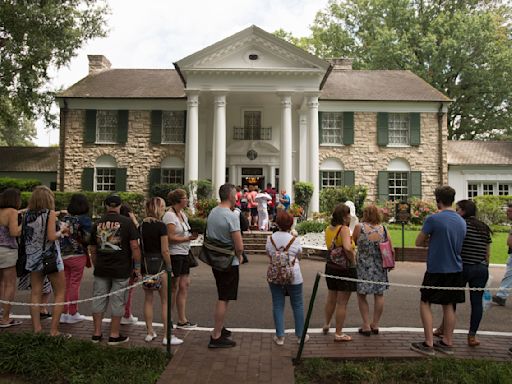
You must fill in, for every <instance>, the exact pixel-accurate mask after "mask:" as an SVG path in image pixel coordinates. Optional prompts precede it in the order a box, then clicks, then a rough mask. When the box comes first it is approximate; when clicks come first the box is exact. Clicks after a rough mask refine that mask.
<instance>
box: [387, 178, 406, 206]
mask: <svg viewBox="0 0 512 384" xmlns="http://www.w3.org/2000/svg"><path fill="white" fill-rule="evenodd" d="M408 179H409V172H389V174H388V195H389V199H390V200H402V199H403V198H407V197H408V196H409V180H408Z"/></svg>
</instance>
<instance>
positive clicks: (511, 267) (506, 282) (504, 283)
mask: <svg viewBox="0 0 512 384" xmlns="http://www.w3.org/2000/svg"><path fill="white" fill-rule="evenodd" d="M505 288H512V253H511V254H509V255H508V260H507V269H506V270H505V276H503V280H501V284H500V290H499V291H498V292H497V293H496V296H498V297H501V298H502V299H506V298H507V297H508V296H509V295H510V291H506V290H505Z"/></svg>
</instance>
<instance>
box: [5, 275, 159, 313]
mask: <svg viewBox="0 0 512 384" xmlns="http://www.w3.org/2000/svg"><path fill="white" fill-rule="evenodd" d="M164 273H166V272H165V271H161V272H159V273H157V274H156V275H151V276H150V277H149V278H150V279H153V278H155V277H158V276H160V275H163V274H164ZM142 284H144V280H141V281H138V282H136V283H134V284H132V285H129V286H128V287H125V288H121V289H118V290H116V291H113V292H109V293H106V294H104V295H100V296H94V297H90V298H88V299H81V300H72V301H66V302H64V303H48V304H42V303H40V304H32V303H25V302H21V301H7V300H0V304H9V305H12V306H19V307H55V306H57V305H70V304H81V303H86V302H88V301H94V300H99V299H104V298H105V297H109V296H113V295H116V294H118V293H122V292H124V291H128V290H130V289H132V288H136V287H139V286H141V285H142Z"/></svg>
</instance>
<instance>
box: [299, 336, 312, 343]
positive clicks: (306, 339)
mask: <svg viewBox="0 0 512 384" xmlns="http://www.w3.org/2000/svg"><path fill="white" fill-rule="evenodd" d="M300 339H301V337H300V336H297V344H300ZM308 341H309V335H306V337H305V338H304V344H305V343H307V342H308Z"/></svg>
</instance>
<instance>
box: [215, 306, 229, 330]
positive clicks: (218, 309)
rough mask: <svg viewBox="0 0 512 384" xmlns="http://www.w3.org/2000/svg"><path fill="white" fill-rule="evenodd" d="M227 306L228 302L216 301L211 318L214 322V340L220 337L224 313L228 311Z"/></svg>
mask: <svg viewBox="0 0 512 384" xmlns="http://www.w3.org/2000/svg"><path fill="white" fill-rule="evenodd" d="M228 304H229V301H222V300H217V304H216V305H215V312H214V316H213V318H214V320H215V328H213V334H212V337H213V338H214V339H218V338H219V337H220V336H221V333H222V328H223V327H224V318H225V317H226V312H227V310H228Z"/></svg>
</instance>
